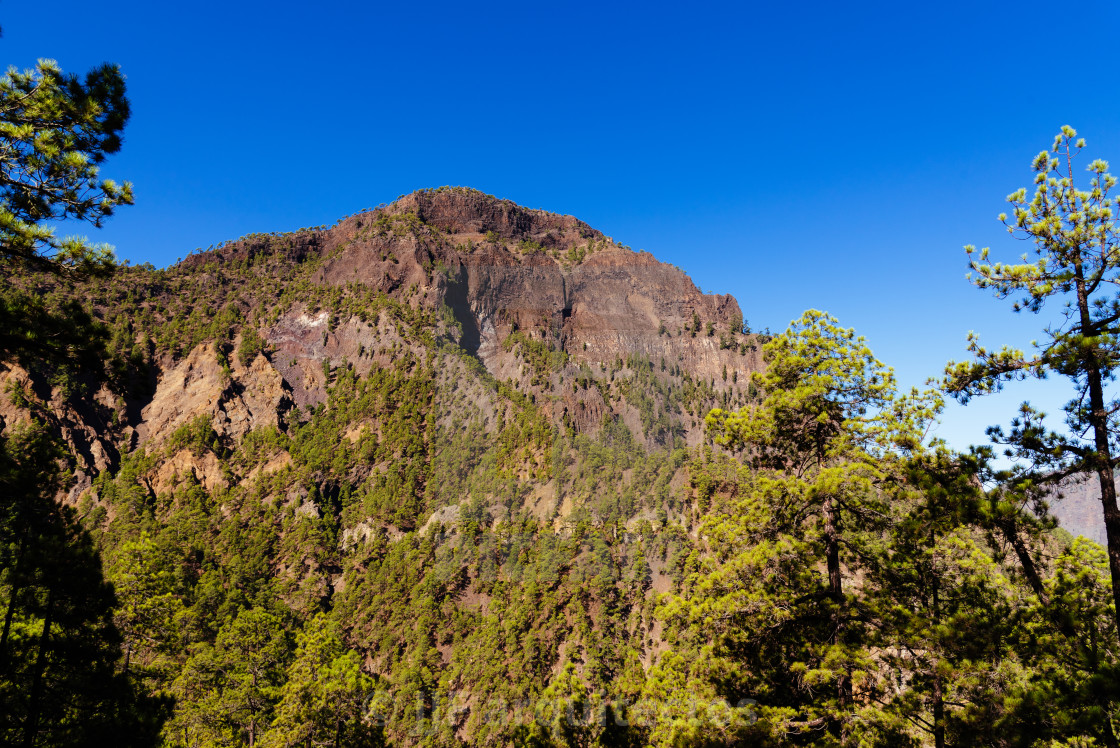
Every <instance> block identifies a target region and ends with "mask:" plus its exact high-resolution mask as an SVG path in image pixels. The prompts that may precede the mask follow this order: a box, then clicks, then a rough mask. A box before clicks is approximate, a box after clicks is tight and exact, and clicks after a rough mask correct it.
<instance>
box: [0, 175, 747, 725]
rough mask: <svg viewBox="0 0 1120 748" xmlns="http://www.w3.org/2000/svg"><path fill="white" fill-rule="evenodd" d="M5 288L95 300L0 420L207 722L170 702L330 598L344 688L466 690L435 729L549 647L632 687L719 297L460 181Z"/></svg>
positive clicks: (728, 327)
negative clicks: (166, 254)
mask: <svg viewBox="0 0 1120 748" xmlns="http://www.w3.org/2000/svg"><path fill="white" fill-rule="evenodd" d="M29 283H30V284H31V285H32V286H33V290H34V291H35V293H36V294H37V295H38V296H39V297H41V298H46V299H50V298H59V299H61V298H66V299H79V300H81V302H82V303H84V304H87V305H89V306H90V307H91V308H92V310H93V313H94V316H95V317H96V318H97V319H99V320H100V321H101V324H103V325H104V328H105V338H106V339H107V341H108V342H107V346H106V350H104V351H103V356H102V358H103V360H104V362H105V367H104V369H105V370H104V371H101V370H97V371H94V370H92V369H87V370H73V371H70V370H59V371H52V370H48V369H45V368H43V367H42V366H38V367H37V366H36V365H34V363H33V362H32V363H26V362H21V361H15V360H13V361H8V362H6V363H4V364H2V365H0V380H3V381H0V387H2V388H3V389H4V391H6V392H9V393H16V394H14V395H12V396H11V397H7V398H5V399H4V401H3V403H0V430H2V431H4V432H5V433H16V429H17V427H19V424H21V423H26V422H28V420H29V418H30V414H31V413H38V414H39V416H38V417H39V418H46V419H47V420H49V421H50V424H51V425H52V427H53V428H54V429H55V430H56V431H57V433H59V434H60V435H61V436H62V438H63V440H64V442H65V446H66V450H67V452H68V453H69V454H70V455H72V456H73V457H72V467H73V469H74V476H75V477H74V480H73V481H71V483H70V484H69V486H68V487H67V490H66V496H65V502H66V503H67V504H69V505H71V506H72V507H74V508H75V510H76V513H77V516H79V517H81V518H82V519H81V521H82V523H83V525H84V526H85V527H86V528H87V529H88V531H89V532H90V533H91V534H92V536H93V537H94V538H96V539H97V540H96V542H97V543H98V547H100V548H103V554H104V558H105V563H106V568H107V569H109V572H108V576H109V580H110V581H111V582H113V583H114V584H116V585H118V588H119V589H118V595H119V596H120V598H121V602H120V605H121V607H120V610H122V611H136V610H143V611H145V612H143V613H142V614H136V615H137V616H139V617H136V618H133V617H130V616H131V615H132V614H126V613H121V614H120V615H121V616H122V618H121V619H120V621H119V622H118V625H119V626H120V627H121V629H122V631H123V632H124V636H125V638H126V640H127V647H128V648H129V650H128V651H129V652H130V664H129V667H130V668H132V670H133V672H134V673H135V674H137V675H136V677H138V678H142V679H143V680H144V682H145V683H146V684H147V688H148V689H149V690H150V692H151V693H155V694H165V695H168V696H169V698H178V699H181V704H183V705H185V706H182V707H177V708H176V709H175V710H173V711H172V712H171V713H170V719H169V721H168V722H167V725H166V727H165V730H166V731H169V732H168V733H167V734H169V735H181V734H186V733H182V731H183V730H186V731H187V732H188V733H190V731H201V734H204V735H206V736H208V737H204V738H202V739H201V744H207V745H209V744H211V743H213V744H219V743H221V742H222V740H225V738H222V737H221V736H222V735H223V734H224V733H222V730H228V729H233V728H230V727H229V724H230V723H229V720H230V719H231V717H230V714H231V713H230V712H229V711H228V709H226V708H225V707H222V706H221V705H220V704H215V705H214V710H212V711H211V712H206V713H205V714H202V713H201V712H199V711H198V710H199V709H202V710H203V711H205V710H206V709H207V708H209V707H205V703H208V702H205V700H200V697H197V696H188V695H187V694H197V693H201V692H200V691H198V689H203V692H213V693H226V692H225V691H224V690H223V688H225V686H223V685H222V684H221V683H218V682H217V681H214V680H213V678H212V677H211V675H207V673H211V674H212V673H213V672H214V671H212V670H209V669H208V668H210V665H208V664H206V663H207V662H211V660H209V659H207V658H211V657H213V656H215V653H220V652H224V651H226V650H223V649H222V648H223V647H224V646H226V645H224V644H223V642H226V641H230V639H229V637H231V636H233V635H232V634H231V633H229V632H230V631H232V630H233V627H237V626H241V625H242V624H243V623H244V621H243V618H244V617H245V616H250V615H251V616H273V617H274V618H275V620H277V621H286V622H287V623H285V624H284V625H283V626H281V628H282V629H284V630H285V631H288V630H291V631H305V632H306V631H310V630H311V629H310V627H312V625H313V624H312V621H314V620H318V619H317V618H316V616H321V615H327V616H328V617H329V619H330V621H333V623H332V624H331V625H333V626H338V627H340V629H339V630H340V631H341V633H340V634H339V635H340V636H342V637H343V640H344V641H345V643H346V646H347V647H348V648H349V650H350V651H352V652H354V653H357V654H356V655H355V656H358V657H360V665H361V671H362V673H364V675H362V676H361V677H363V678H367V679H372V680H370V681H368V683H367V686H366V687H368V688H372V687H373V685H372V684H376V685H378V687H381V688H385V689H389V690H390V691H391V692H393V693H397V694H407V693H414V692H417V691H418V690H419V692H421V693H426V694H429V696H431V695H432V694H435V693H437V692H440V691H441V690H442V691H443V692H446V691H452V690H453V691H458V692H462V693H465V694H467V702H468V704H469V705H470V706H469V707H468V708H467V709H466V710H465V711H464V712H463V713H462V715H461V717H460V718H458V719H457V720H456V719H452V720H449V721H446V722H445V723H444V724H443V726H442V727H440V728H439V729H440V730H443V731H444V734H443V738H441V739H440V741H437V742H444V743H447V742H451V743H454V742H455V741H457V740H469V741H473V742H491V743H506V742H508V741H510V740H512V739H513V734H512V733H510V732H509V731H510V730H512V729H514V727H513V726H510V725H505V726H496V725H495V724H494V723H492V722H490V721H488V720H487V719H486V718H485V715H484V713H483V710H482V709H481V706H482V705H481V702H480V701H479V699H480V698H482V696H483V695H485V696H486V697H487V698H492V697H495V696H498V697H502V698H508V699H513V698H515V697H516V698H526V697H533V698H536V697H537V696H539V695H540V694H541V693H542V690H543V689H545V688H546V687H548V686H549V684H550V683H552V682H553V681H554V680H555V679H556V678H557V677H558V674H559V673H562V672H563V671H564V669H565V668H566V667H570V666H571V664H572V663H580V665H579V667H580V672H581V673H582V675H581V678H583V679H584V681H585V682H587V683H592V684H598V685H597V686H596V687H604V688H605V687H607V686H608V684H614V685H611V688H614V687H615V686H616V685H617V682H618V679H619V678H620V677H624V676H625V677H629V678H630V681H631V682H632V686H633V688H638V687H639V686H640V681H641V678H640V677H639V674H640V673H641V672H643V671H644V668H647V667H649V666H650V665H651V664H652V663H653V662H654V660H655V659H656V656H657V653H658V652H660V651H662V650H663V649H664V646H665V645H664V641H663V640H662V631H661V628H660V626H661V624H660V623H658V622H657V621H656V620H655V618H654V616H653V605H654V596H655V595H656V594H657V593H659V592H665V591H667V590H669V589H670V588H671V587H672V585H673V579H674V578H675V577H677V576H679V575H680V574H682V573H684V572H683V569H684V567H683V566H682V564H683V563H684V560H685V559H686V558H687V557H688V554H689V552H690V551H691V549H692V543H693V537H694V535H695V532H696V528H697V526H698V522H699V517H700V516H701V514H702V513H703V512H704V511H705V510H706V509H708V508H709V507H710V505H711V502H712V501H713V497H714V496H716V494H717V493H718V487H719V486H720V485H721V484H720V480H719V479H718V475H719V474H720V471H721V470H731V469H732V468H730V467H728V466H727V465H726V464H724V463H721V462H719V460H718V459H716V460H715V461H714V462H713V459H715V458H714V457H713V455H712V453H711V450H707V451H705V450H703V449H698V447H700V446H701V445H702V444H703V443H704V440H705V436H704V418H705V415H706V414H707V413H708V412H709V411H710V410H711V409H712V408H713V407H716V406H722V407H725V408H736V407H740V406H742V405H744V404H746V403H747V402H749V401H750V400H751V399H752V398H755V397H757V393H756V392H755V390H754V386H753V385H752V384H751V373H752V372H754V371H756V370H757V369H758V368H759V367H760V366H761V351H760V344H761V343H762V342H763V341H762V339H761V338H762V336H759V335H756V334H752V333H749V332H748V331H747V330H746V329H745V325H744V322H743V317H742V313H741V310H740V308H739V306H738V304H737V303H736V302H735V300H734V299H732V298H731V297H730V296H720V295H707V294H703V293H701V292H700V290H699V289H697V287H696V286H695V284H693V283H692V281H691V280H690V279H689V278H688V276H687V275H685V274H684V273H683V272H682V271H681V270H679V269H678V268H675V267H672V266H669V265H666V264H664V263H661V262H658V261H657V260H656V259H655V258H653V257H652V256H651V255H649V254H647V253H643V252H635V251H633V250H631V249H630V248H628V247H626V246H623V245H621V244H619V243H618V242H616V241H614V240H612V239H611V238H609V237H606V236H604V235H603V234H602V233H600V232H599V231H596V230H595V229H593V228H591V227H590V226H588V225H587V224H585V223H583V222H581V221H579V220H577V219H575V218H572V217H570V216H561V215H556V214H552V213H548V212H545V211H540V210H529V209H526V208H522V207H520V206H517V205H515V204H513V203H511V202H509V201H506V200H499V199H497V198H494V197H491V196H489V195H484V194H482V193H479V192H476V191H473V190H467V189H459V188H442V189H438V190H425V191H421V192H417V193H414V194H411V195H406V196H404V197H402V198H400V199H398V200H397V201H395V202H394V203H392V204H390V205H384V206H381V207H379V208H376V209H373V210H370V211H366V212H363V213H360V214H357V215H354V216H350V217H347V218H345V219H343V220H341V221H339V222H338V223H337V224H335V225H334V226H331V227H318V228H310V229H303V230H300V231H297V232H293V233H288V234H267V235H264V234H261V235H252V236H248V237H244V238H242V239H239V240H237V241H233V242H229V243H227V244H224V245H222V246H219V247H216V248H211V249H209V250H207V251H199V252H196V253H192V254H190V255H189V256H188V257H187V258H186V259H184V260H183V261H181V262H180V263H178V264H177V265H175V266H173V267H170V268H167V269H163V270H160V269H156V268H152V267H150V266H145V267H132V268H124V269H122V270H121V271H120V272H118V273H116V274H115V275H114V276H113V277H112V278H111V279H110V280H109V281H92V282H87V283H75V282H70V281H67V280H66V279H61V280H60V279H57V278H35V279H32V280H31V281H29ZM137 554H139V556H138V555H137ZM153 564H154V566H153ZM136 569H149V570H151V574H154V575H155V576H143V580H142V581H141V582H137V581H136V579H135V578H134V576H133V575H134V573H139V572H136ZM147 573H148V572H144V574H147ZM134 595H138V596H139V597H136V596H134ZM161 595H162V597H161ZM149 599H154V600H162V601H163V603H161V605H164V604H165V605H164V607H162V608H160V609H159V610H154V609H150V606H149V607H145V606H148V605H149V604H148V603H147V602H145V601H148V600H149ZM176 611H178V612H176ZM153 616H154V618H153ZM418 619H419V620H421V621H426V623H425V624H423V625H419V626H418V625H417V624H416V622H417V620H418ZM254 620H257V619H254ZM269 620H273V619H271V618H270V619H269ZM258 623H259V621H258ZM245 625H248V624H245ZM277 625H279V624H277ZM314 625H318V624H314ZM238 630H240V629H238ZM278 635H279V634H278ZM285 635H287V634H285ZM301 635H302V634H301ZM239 636H240V635H239ZM288 651H289V652H290V651H291V650H290V649H289V650H288ZM223 656H224V655H223ZM231 656H232V655H231ZM236 662H242V660H240V659H239V660H236ZM627 673H629V676H626V675H625V674H627ZM214 677H216V676H214ZM355 677H357V676H355ZM471 694H474V696H473V697H472V696H471ZM367 696H368V694H367ZM223 698H224V697H223ZM231 698H232V697H231ZM277 698H278V697H277ZM472 699H473V701H472ZM266 701H267V700H266ZM268 704H269V706H268V709H270V710H271V709H273V708H274V707H275V708H279V707H277V706H276V704H275V703H274V702H268ZM472 710H473V711H472ZM270 714H272V712H270ZM239 724H240V723H239ZM253 724H254V723H253V722H251V721H250V722H249V723H246V724H240V727H239V728H238V730H240V733H238V734H251V733H252V732H253V730H254V729H255V728H253V726H252V725H253ZM410 725H411V722H410V721H409V719H408V718H407V715H405V714H403V713H402V714H400V715H397V716H394V717H393V718H391V719H389V720H388V722H387V723H386V725H385V726H384V730H385V734H386V735H387V736H393V735H396V736H397V737H398V738H399V737H401V736H405V735H407V734H408V730H410V729H412V727H411V726H410ZM433 729H435V728H433ZM246 731H247V732H246ZM277 734H281V733H277ZM487 735H489V736H490V737H489V738H487V737H486V736H487ZM169 739H170V738H169ZM179 739H180V738H178V737H176V738H174V740H179ZM182 739H183V740H185V739H186V738H182ZM208 741H209V742H208ZM404 742H406V743H407V742H413V741H411V740H405V741H404ZM191 744H192V745H193V744H196V743H194V742H192V743H191Z"/></svg>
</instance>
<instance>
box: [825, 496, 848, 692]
mask: <svg viewBox="0 0 1120 748" xmlns="http://www.w3.org/2000/svg"><path fill="white" fill-rule="evenodd" d="M822 509H823V512H824V534H825V556H826V559H827V564H828V593H829V598H830V599H831V602H832V631H831V632H830V634H829V643H830V644H833V645H835V644H839V643H840V630H841V628H842V627H843V622H842V621H841V611H840V607H841V605H842V604H843V602H844V581H843V577H842V576H841V574H840V528H839V525H840V519H839V517H837V515H836V505H835V503H834V502H833V501H832V498H831V497H828V498H826V499H825V500H824V505H823V507H822ZM836 685H837V697H838V698H839V700H840V706H841V707H844V706H847V705H848V704H850V703H851V701H852V682H851V680H850V679H849V678H848V677H847V675H841V676H840V680H839V682H838V683H837V684H836Z"/></svg>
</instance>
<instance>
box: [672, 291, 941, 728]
mask: <svg viewBox="0 0 1120 748" xmlns="http://www.w3.org/2000/svg"><path fill="white" fill-rule="evenodd" d="M763 354H764V356H765V360H766V363H767V368H766V371H765V373H761V374H756V375H755V383H756V384H757V385H758V386H759V387H760V388H761V389H762V391H763V392H764V393H765V398H764V400H763V401H762V403H761V404H760V405H758V406H757V407H753V408H748V409H746V410H742V411H739V412H735V413H730V414H729V413H726V412H724V411H722V410H719V409H717V410H714V411H712V412H711V413H710V414H709V416H708V419H707V422H708V425H709V428H710V429H712V430H713V431H714V432H715V434H716V435H717V438H718V440H719V441H720V442H721V443H723V444H724V445H726V446H728V447H731V448H734V449H742V450H745V455H744V461H745V463H746V464H747V465H748V466H749V467H750V468H752V471H753V475H752V476H751V477H750V478H749V479H748V480H747V485H746V486H745V487H744V489H743V496H742V498H741V499H740V500H739V501H737V502H736V504H735V505H734V506H733V508H732V510H731V511H729V512H727V513H725V514H724V513H717V514H714V515H713V516H712V517H710V518H709V520H708V521H707V524H706V525H705V535H706V537H707V538H708V539H709V542H710V543H711V545H712V548H713V551H714V553H713V558H712V559H704V560H702V561H701V567H700V568H701V570H700V571H699V572H697V573H696V574H695V575H693V576H692V577H691V578H690V579H691V581H690V582H689V583H688V584H687V585H686V596H685V599H684V600H681V601H678V602H677V603H675V604H672V605H670V606H668V607H667V609H666V613H667V615H669V616H670V617H675V618H677V619H678V620H679V621H680V622H682V623H684V624H685V625H688V626H691V627H692V628H693V630H694V631H695V632H696V634H697V635H698V636H699V637H701V638H703V637H704V636H711V635H715V637H716V638H715V645H714V652H715V653H719V652H720V650H722V656H721V657H718V658H717V661H718V662H721V663H722V664H721V665H720V666H719V667H718V668H716V672H719V673H720V675H719V676H718V677H719V678H720V679H724V680H725V681H727V682H739V683H741V684H744V685H743V686H740V687H741V688H742V687H744V686H745V687H746V691H744V692H734V691H732V692H729V693H728V694H727V695H728V697H729V698H733V699H737V698H740V697H742V696H748V695H749V696H754V697H757V698H758V700H759V701H760V702H761V703H762V704H766V705H768V707H766V708H768V709H769V710H770V711H769V714H770V716H769V719H771V720H772V721H773V723H774V725H775V729H776V730H777V731H778V732H780V733H784V734H787V735H789V736H796V735H799V734H801V735H806V736H807V735H811V734H814V733H816V732H818V731H820V730H827V732H828V734H829V735H831V737H832V739H834V740H837V741H846V740H850V739H853V736H852V731H853V730H856V729H859V725H860V724H862V723H863V722H864V721H865V720H864V719H863V718H861V717H859V716H857V715H858V714H859V712H860V711H861V709H863V707H862V706H861V704H866V703H867V702H868V700H869V699H871V698H872V697H873V689H874V687H875V686H874V678H873V677H872V675H871V673H870V671H871V669H872V668H873V666H874V663H873V662H872V661H871V659H870V653H869V650H868V648H867V641H868V636H869V632H868V630H867V626H866V621H867V615H866V611H865V610H864V609H863V603H862V602H861V599H860V596H858V595H856V594H853V593H854V590H853V589H852V588H851V586H850V585H851V582H850V580H851V579H852V577H854V576H855V575H856V574H858V573H860V572H861V570H862V569H864V568H865V567H866V566H867V564H868V561H869V559H871V558H873V557H875V555H876V554H878V553H880V552H881V551H880V547H879V546H880V544H881V540H880V535H881V533H882V531H883V529H884V520H885V518H887V517H889V514H890V512H889V504H888V497H887V496H886V495H885V494H884V492H883V491H882V490H881V486H882V484H884V483H886V482H888V481H889V480H891V479H892V478H893V477H894V476H896V475H897V474H898V470H899V465H898V463H899V460H898V457H899V456H900V455H904V454H906V453H909V452H911V451H914V450H917V449H918V448H920V446H921V442H922V438H923V430H924V427H925V426H926V425H927V424H928V422H929V420H930V419H931V418H932V417H933V415H934V414H935V413H936V410H937V407H938V406H939V402H938V400H937V398H936V396H934V395H932V394H929V393H923V394H919V393H911V394H910V395H907V396H902V395H899V393H898V392H897V388H896V385H895V380H894V376H893V373H892V372H891V371H890V369H888V368H887V367H885V366H883V365H882V364H881V363H880V362H879V361H878V360H876V359H875V358H874V356H873V355H872V353H871V351H870V349H869V348H868V347H867V344H866V342H865V341H864V340H863V339H862V338H859V337H856V335H855V333H854V332H852V331H851V330H847V329H844V328H841V327H839V325H838V324H837V322H836V320H835V319H833V318H832V317H830V316H828V315H826V314H824V313H822V312H818V311H809V312H806V313H805V315H804V316H803V317H802V318H801V319H800V320H798V321H796V322H794V323H793V324H792V325H791V326H790V329H789V330H787V331H786V333H784V334H783V335H779V336H776V337H775V338H773V339H772V340H771V341H770V342H768V343H767V344H766V345H765V346H764V348H763ZM821 567H823V569H824V574H823V576H822V575H821V573H820V572H819V571H818V569H821ZM709 629H714V630H709ZM747 691H749V693H748V692H747ZM782 709H793V710H794V712H783V711H782Z"/></svg>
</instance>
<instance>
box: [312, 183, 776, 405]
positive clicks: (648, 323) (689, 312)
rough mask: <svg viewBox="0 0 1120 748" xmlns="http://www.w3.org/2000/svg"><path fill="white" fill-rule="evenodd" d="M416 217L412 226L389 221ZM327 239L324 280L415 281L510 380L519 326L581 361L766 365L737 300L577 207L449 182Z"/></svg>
mask: <svg viewBox="0 0 1120 748" xmlns="http://www.w3.org/2000/svg"><path fill="white" fill-rule="evenodd" d="M412 216H415V217H416V219H417V222H415V223H413V225H412V226H411V227H410V228H411V230H410V231H407V232H401V231H399V230H386V227H388V228H392V229H396V228H397V227H398V226H399V225H400V224H401V223H405V224H406V225H407V223H408V221H409V220H410V217H412ZM379 223H380V228H379V227H378V224H379ZM321 247H322V249H321V252H322V254H323V256H324V257H325V258H326V259H325V262H324V264H323V267H322V269H321V270H320V271H319V273H318V275H317V278H316V280H317V281H318V282H320V283H322V284H325V285H343V286H344V285H347V284H351V283H359V284H363V285H372V286H376V287H377V288H379V289H381V290H383V291H386V292H388V293H399V292H400V291H401V290H402V289H415V290H414V293H415V295H416V297H417V298H419V299H422V300H423V303H427V304H429V305H438V304H446V305H447V306H448V307H449V308H450V309H451V310H452V312H453V313H454V315H455V319H456V320H457V322H458V323H459V325H460V326H461V328H462V335H461V338H460V341H459V342H460V344H461V345H462V347H463V348H464V349H466V350H467V351H468V352H470V353H471V354H473V355H477V356H479V358H480V359H481V360H482V362H483V363H484V364H485V365H486V366H487V368H488V369H489V370H490V371H491V373H493V374H495V376H498V377H499V378H504V377H505V376H506V375H508V373H509V372H508V366H507V364H508V361H507V360H505V358H504V357H503V356H502V355H501V343H502V342H503V341H504V340H505V339H506V338H507V337H508V335H509V334H510V333H512V332H514V331H522V332H524V333H525V334H527V335H529V336H530V337H532V338H534V339H537V340H542V341H547V342H548V343H549V344H550V345H554V346H555V347H557V348H558V349H559V350H563V351H564V352H565V353H567V354H568V355H569V356H570V357H571V359H572V361H573V362H574V363H575V364H580V363H584V364H588V365H602V364H610V363H611V362H614V361H616V360H618V359H620V358H621V359H624V360H625V359H626V358H627V357H628V356H632V355H637V356H641V357H644V358H647V359H650V360H653V361H655V362H658V361H660V360H661V359H664V360H665V361H667V362H669V363H671V364H675V365H677V366H679V367H680V368H681V369H684V370H686V371H688V372H690V373H691V374H692V375H693V376H694V377H697V378H702V379H705V380H709V381H710V380H713V379H714V380H717V383H718V382H722V381H723V377H724V374H725V370H728V371H735V370H743V371H750V370H753V369H754V368H757V366H758V364H759V359H758V356H757V350H756V348H757V347H755V348H754V349H750V350H751V353H752V354H754V355H749V356H746V355H744V353H745V350H744V349H742V343H743V340H742V339H741V337H740V336H738V335H737V332H738V328H739V327H740V326H741V323H742V312H741V310H740V309H739V305H738V304H737V303H736V301H735V299H733V298H732V297H731V296H729V295H707V294H703V293H701V292H700V290H699V289H698V288H697V287H696V285H695V284H694V283H693V282H692V281H691V280H690V279H689V277H688V276H687V275H685V273H684V272H683V271H681V270H680V269H678V268H675V267H673V266H670V265H666V264H664V263H661V262H658V261H657V260H656V259H655V258H654V257H653V256H652V255H650V254H649V253H646V252H634V251H632V250H630V249H629V248H627V247H624V246H621V245H619V244H617V243H615V242H613V241H611V240H609V239H608V238H606V237H604V236H603V235H602V234H601V233H600V232H598V231H596V230H594V229H592V228H591V227H589V226H588V225H587V224H585V223H583V222H582V221H579V220H577V219H575V218H572V217H571V216H560V215H556V214H552V213H547V212H544V211H539V210H527V209H525V208H521V207H519V206H517V205H514V204H513V203H510V202H509V201H505V200H498V199H495V198H493V197H490V196H489V195H483V194H482V193H479V192H475V191H472V190H463V189H447V188H444V189H442V190H436V191H425V192H420V193H414V194H412V195H408V196H406V197H404V198H401V199H400V200H398V201H397V202H395V203H393V204H392V205H391V206H388V208H386V209H383V210H382V211H380V212H379V214H378V215H376V216H375V217H371V216H370V215H369V214H365V215H359V216H355V217H352V218H349V219H347V220H345V221H343V222H341V223H340V224H339V225H338V226H337V227H335V228H333V229H331V230H330V231H328V232H326V234H325V235H324V236H323V237H322V245H321ZM729 336H735V337H736V340H735V341H734V346H733V345H732V344H731V343H730V342H729ZM744 383H745V380H744Z"/></svg>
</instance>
